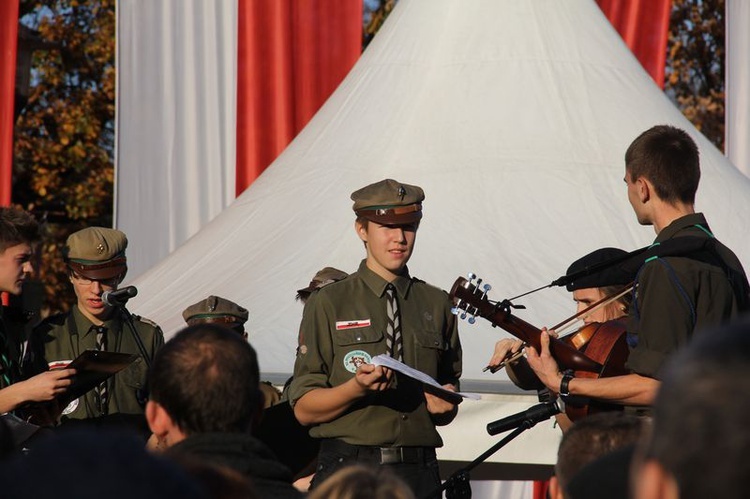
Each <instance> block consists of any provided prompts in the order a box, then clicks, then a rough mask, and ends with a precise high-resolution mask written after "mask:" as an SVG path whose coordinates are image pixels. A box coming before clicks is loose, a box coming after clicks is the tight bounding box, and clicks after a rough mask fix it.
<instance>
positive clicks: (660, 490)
mask: <svg viewBox="0 0 750 499" xmlns="http://www.w3.org/2000/svg"><path fill="white" fill-rule="evenodd" d="M633 478H634V479H633V480H631V484H632V486H633V498H634V499H679V497H680V491H679V487H678V486H677V482H676V481H675V479H674V477H673V476H672V474H671V473H669V472H668V471H667V470H665V469H664V467H663V466H662V465H661V464H659V463H658V462H657V461H655V460H653V459H650V460H648V461H646V462H644V463H642V464H641V465H640V467H639V469H638V471H637V476H636V477H633Z"/></svg>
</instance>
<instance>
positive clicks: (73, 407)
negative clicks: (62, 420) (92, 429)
mask: <svg viewBox="0 0 750 499" xmlns="http://www.w3.org/2000/svg"><path fill="white" fill-rule="evenodd" d="M80 400H81V399H80V398H77V399H75V400H74V401H72V402H71V403H70V404H68V405H67V407H65V409H63V412H62V415H63V416H67V415H68V414H70V413H71V412H73V411H75V410H76V409H78V402H79V401H80Z"/></svg>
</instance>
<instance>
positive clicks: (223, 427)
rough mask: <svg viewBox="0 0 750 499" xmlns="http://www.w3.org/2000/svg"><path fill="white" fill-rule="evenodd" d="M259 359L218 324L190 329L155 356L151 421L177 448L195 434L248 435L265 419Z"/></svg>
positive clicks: (160, 435)
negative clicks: (181, 441) (248, 432)
mask: <svg viewBox="0 0 750 499" xmlns="http://www.w3.org/2000/svg"><path fill="white" fill-rule="evenodd" d="M258 385H259V369H258V359H257V356H256V354H255V350H254V349H253V347H252V346H250V344H249V343H248V342H247V341H245V340H244V339H243V338H242V337H241V336H240V335H238V334H237V333H236V332H234V331H232V330H231V329H227V328H226V327H224V326H220V325H217V324H199V325H196V326H189V327H187V328H185V329H183V330H182V331H180V332H179V333H177V335H175V336H174V338H172V339H171V340H169V341H168V342H167V343H166V344H165V345H164V347H162V348H161V350H159V351H158V352H157V354H156V356H155V358H154V362H153V365H152V366H151V372H150V375H149V389H150V397H151V398H150V401H149V403H148V405H147V407H146V417H147V419H148V422H149V426H150V427H151V431H153V432H154V434H155V435H156V436H157V438H161V439H165V440H166V444H167V445H173V444H174V443H177V442H178V441H180V440H182V439H184V438H186V437H187V436H189V435H191V434H196V433H208V432H220V433H227V432H247V431H249V430H250V429H251V427H252V424H253V422H254V421H255V420H256V418H258V417H259V416H260V412H261V410H262V407H263V396H262V395H261V393H260V389H259V387H258Z"/></svg>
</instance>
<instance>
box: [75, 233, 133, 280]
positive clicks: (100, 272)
mask: <svg viewBox="0 0 750 499" xmlns="http://www.w3.org/2000/svg"><path fill="white" fill-rule="evenodd" d="M127 247H128V238H127V237H126V236H125V234H124V233H123V232H121V231H119V230H117V229H109V228H106V227H88V228H86V229H82V230H79V231H78V232H74V233H73V234H71V235H70V236H68V240H67V241H66V243H65V248H64V249H63V257H64V259H65V263H66V264H67V265H68V267H69V268H70V269H71V270H73V271H74V272H76V273H77V274H79V275H81V276H82V277H85V278H87V279H94V280H103V279H114V278H116V277H125V273H126V272H127V271H128V264H127V259H126V258H125V249H126V248H127Z"/></svg>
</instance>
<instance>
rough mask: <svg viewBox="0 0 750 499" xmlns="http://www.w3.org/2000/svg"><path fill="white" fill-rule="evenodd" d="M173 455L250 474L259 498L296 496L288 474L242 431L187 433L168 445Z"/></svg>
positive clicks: (267, 451) (298, 496)
mask: <svg viewBox="0 0 750 499" xmlns="http://www.w3.org/2000/svg"><path fill="white" fill-rule="evenodd" d="M169 453H170V454H172V455H175V456H178V455H184V456H192V457H195V458H198V459H200V460H205V461H207V462H209V463H212V464H215V465H219V466H226V467H228V468H231V469H233V470H235V471H238V472H240V473H242V474H243V475H245V476H247V477H248V478H250V480H251V481H252V483H253V486H254V487H255V491H256V492H257V494H258V497H260V498H266V497H268V498H274V499H277V498H278V499H285V498H293V499H299V498H301V497H303V496H302V494H301V493H300V492H299V491H298V490H297V489H295V488H294V487H293V486H292V474H291V472H290V471H289V469H288V468H287V467H286V466H284V465H283V464H281V463H280V462H279V461H278V460H277V459H276V456H275V455H274V454H273V452H271V450H270V449H268V447H266V446H265V444H263V443H262V442H260V441H259V440H258V439H256V438H254V437H252V436H251V435H246V434H243V433H204V434H196V435H191V436H189V437H188V438H186V439H185V440H183V441H182V442H180V443H178V444H176V445H174V446H172V447H171V448H170V449H169Z"/></svg>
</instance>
